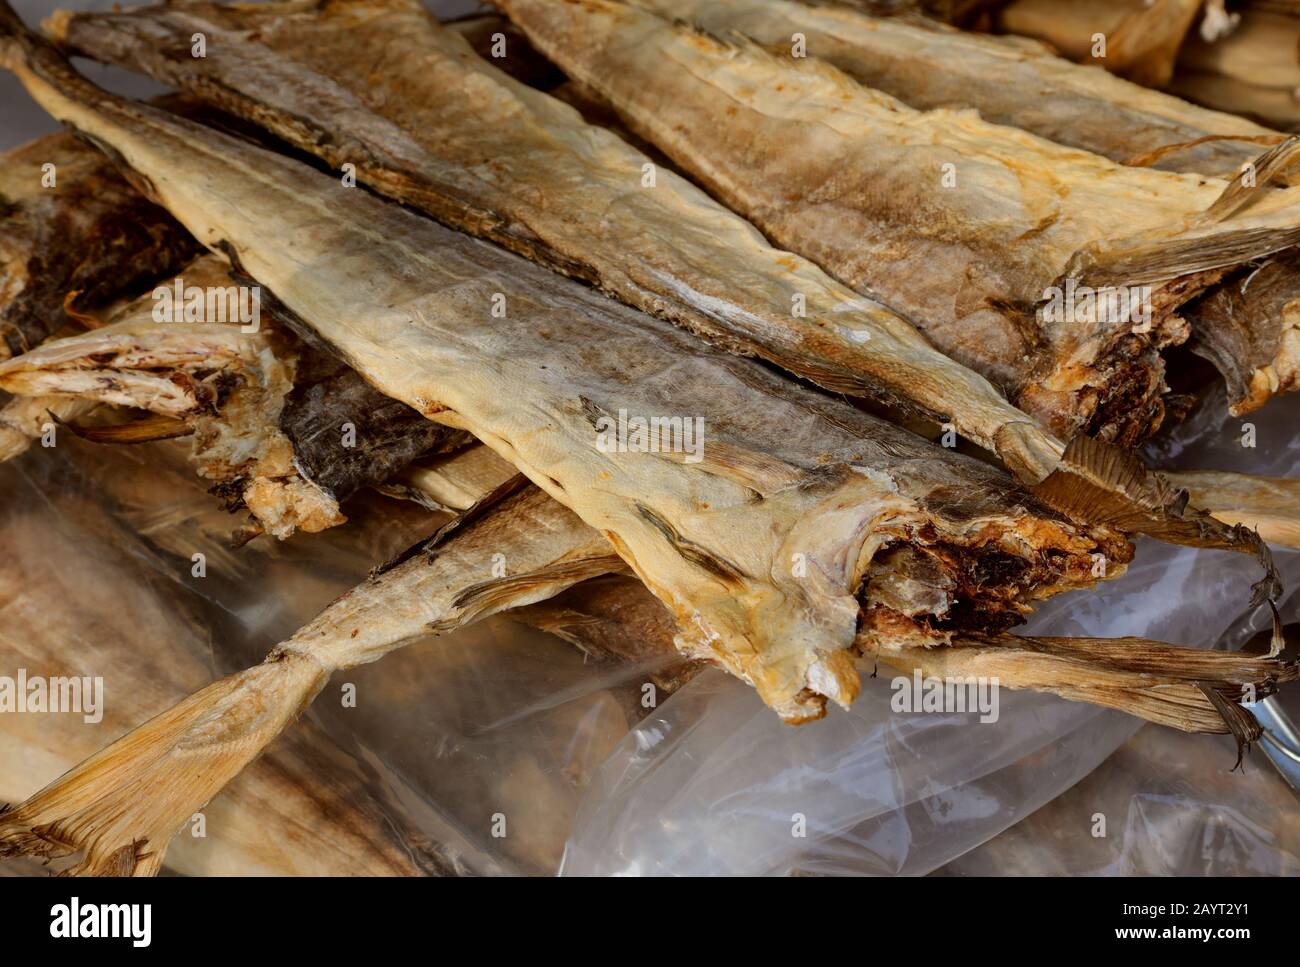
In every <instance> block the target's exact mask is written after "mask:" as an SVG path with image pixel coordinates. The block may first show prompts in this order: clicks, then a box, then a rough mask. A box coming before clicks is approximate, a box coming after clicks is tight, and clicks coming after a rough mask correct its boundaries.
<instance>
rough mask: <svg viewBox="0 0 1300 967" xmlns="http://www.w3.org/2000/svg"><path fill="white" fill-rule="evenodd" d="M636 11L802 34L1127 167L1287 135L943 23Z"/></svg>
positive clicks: (917, 87)
mask: <svg viewBox="0 0 1300 967" xmlns="http://www.w3.org/2000/svg"><path fill="white" fill-rule="evenodd" d="M632 2H633V3H634V4H635V5H636V6H639V7H644V8H646V9H647V10H651V11H653V12H655V13H657V14H659V15H660V16H662V17H665V18H668V19H673V18H676V19H681V20H684V21H688V22H690V23H692V24H694V25H695V26H697V27H699V28H701V29H703V30H707V31H709V32H710V33H712V34H714V35H716V36H719V37H723V38H725V37H726V36H727V32H728V31H731V30H735V31H738V32H740V33H742V34H744V35H745V36H747V37H749V38H751V39H753V40H755V41H757V42H758V43H760V44H763V45H765V46H768V47H774V46H776V45H782V46H786V47H788V46H789V44H790V38H791V36H792V34H794V33H796V32H797V33H802V34H803V35H804V37H805V39H806V42H807V52H808V54H809V56H812V57H817V58H819V59H821V60H824V61H826V62H827V63H829V64H833V65H834V66H836V67H838V68H839V69H840V70H842V71H844V72H845V73H846V74H849V75H850V76H852V77H853V78H855V79H856V80H858V81H859V82H861V83H862V84H863V85H865V86H867V87H872V88H875V89H877V90H881V91H884V92H885V93H886V94H890V95H892V96H894V97H896V98H898V99H899V100H901V101H903V102H904V103H906V104H908V105H909V106H911V107H914V108H917V109H918V110H933V109H936V108H945V107H973V108H975V109H976V110H978V111H979V112H980V116H981V117H983V118H984V119H985V120H986V121H990V122H992V123H994V124H1005V125H1010V126H1011V127H1017V128H1021V129H1023V130H1025V131H1029V132H1032V133H1033V134H1037V135H1039V136H1040V137H1044V138H1046V139H1048V140H1049V141H1055V142H1056V143H1058V144H1063V145H1067V146H1069V147H1073V148H1079V149H1081V150H1084V151H1091V152H1093V153H1095V154H1099V155H1103V156H1105V157H1107V158H1110V159H1111V160H1112V161H1116V162H1121V163H1123V162H1126V161H1128V160H1129V159H1132V158H1137V157H1139V156H1141V155H1144V154H1148V153H1150V152H1154V151H1157V150H1158V149H1162V148H1167V147H1168V146H1170V145H1177V144H1187V143H1188V142H1192V141H1195V140H1196V139H1198V138H1202V137H1206V136H1241V137H1245V138H1268V137H1273V138H1275V139H1277V140H1281V139H1282V138H1283V137H1284V135H1282V134H1281V133H1279V132H1277V131H1274V130H1272V129H1270V128H1266V127H1264V126H1262V125H1259V124H1256V123H1254V122H1253V121H1248V120H1246V119H1245V118H1242V117H1238V116H1237V115H1234V114H1226V113H1224V112H1221V111H1212V110H1209V109H1207V108H1203V107H1198V106H1197V105H1195V104H1192V103H1190V102H1188V101H1184V100H1181V99H1180V98H1176V97H1171V96H1169V95H1168V94H1164V93H1161V92H1160V91H1156V90H1152V89H1150V88H1147V87H1143V86H1141V85H1139V84H1135V83H1132V82H1131V81H1127V80H1123V79H1122V78H1120V77H1117V76H1115V75H1113V74H1110V73H1109V72H1105V71H1104V70H1103V69H1102V68H1100V67H1088V66H1083V65H1080V64H1076V63H1073V62H1071V61H1069V60H1066V59H1065V58H1063V57H1060V56H1058V55H1057V54H1055V53H1053V52H1052V51H1051V50H1049V49H1048V48H1046V47H1041V48H1039V47H1036V46H1035V45H1032V44H1026V43H1008V42H1007V40H1006V39H1005V38H1002V37H997V36H992V35H989V34H981V33H973V32H967V31H956V30H947V29H943V28H942V27H941V25H939V24H937V23H931V24H924V23H918V22H916V21H914V20H908V19H899V18H894V17H872V16H869V15H867V14H865V13H862V12H860V11H856V10H852V9H849V8H846V7H839V6H831V5H824V6H810V5H808V4H805V3H796V2H792V0H632ZM1026 91H1033V96H1032V97H1028V96H1026V95H1025V92H1026ZM1258 154H1259V148H1258V147H1255V146H1254V145H1253V144H1250V143H1242V142H1240V141H1231V140H1224V141H1212V142H1208V143H1205V144H1201V145H1197V146H1195V147H1189V148H1186V149H1184V150H1181V151H1176V152H1171V153H1170V154H1167V155H1165V156H1163V157H1161V158H1159V159H1158V160H1157V161H1155V163H1154V167H1156V168H1159V169H1161V170H1164V171H1181V172H1188V173H1193V174H1203V175H1213V176H1216V177H1219V178H1230V177H1232V176H1234V175H1235V174H1236V173H1237V172H1238V171H1239V170H1240V169H1241V166H1242V165H1243V164H1245V163H1247V162H1250V161H1253V160H1255V157H1256V156H1257V155H1258Z"/></svg>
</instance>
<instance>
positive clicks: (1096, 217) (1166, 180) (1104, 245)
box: [499, 0, 1300, 440]
mask: <svg viewBox="0 0 1300 967" xmlns="http://www.w3.org/2000/svg"><path fill="white" fill-rule="evenodd" d="M499 6H500V7H501V8H502V9H504V10H505V11H506V13H507V14H508V15H509V16H510V18H511V20H512V21H514V22H515V23H516V24H518V25H519V26H521V27H522V28H523V29H524V31H525V33H527V35H528V36H529V39H530V41H531V42H532V43H533V45H534V46H535V47H537V48H538V49H540V50H541V51H542V52H543V53H545V54H547V55H548V56H549V57H551V59H553V60H555V61H556V62H557V63H558V64H559V65H560V66H561V67H562V68H564V70H565V72H566V73H567V74H568V75H569V76H570V77H571V78H573V79H574V80H576V81H579V82H580V83H582V84H584V85H586V86H587V87H589V88H591V89H592V90H594V91H595V92H596V93H597V94H599V95H600V96H601V97H602V98H603V99H605V100H606V101H608V102H609V103H610V104H611V105H612V106H613V108H614V109H615V110H616V111H617V112H618V113H619V115H620V117H621V118H622V119H623V120H624V122H625V123H627V124H628V126H629V127H630V128H632V129H633V130H634V131H635V132H636V133H637V134H639V135H640V136H642V137H644V138H646V139H647V140H649V141H650V142H651V143H653V144H655V145H656V146H657V147H658V148H660V149H661V150H662V151H664V153H665V154H667V155H668V156H669V157H670V158H671V159H672V160H673V161H674V163H676V164H677V165H679V166H680V167H681V168H682V169H683V170H685V171H686V172H688V173H689V174H691V175H692V176H693V177H695V178H696V179H697V180H698V181H700V182H701V184H703V185H704V186H705V187H707V188H708V189H709V190H710V191H711V193H712V194H714V195H715V196H716V197H718V198H720V199H721V200H723V201H725V202H726V203H727V204H728V205H729V206H730V207H732V208H733V209H735V210H736V211H738V212H740V213H741V214H743V215H745V216H747V217H748V218H749V219H750V220H751V221H753V222H754V224H755V225H757V226H758V227H759V228H760V229H761V230H762V231H764V233H765V234H766V235H768V237H770V238H772V239H773V240H774V242H776V243H777V244H780V245H782V246H783V247H785V248H788V249H790V250H792V251H796V252H799V253H800V254H803V255H805V256H807V257H809V258H811V259H812V260H813V261H814V262H816V263H818V264H819V265H821V266H822V267H823V268H824V269H825V270H826V271H827V272H828V273H829V274H831V275H832V276H834V277H836V278H839V279H840V280H841V281H843V282H845V283H846V284H848V285H850V286H851V287H853V288H855V289H857V290H859V291H861V292H864V293H868V294H870V295H872V296H873V297H876V298H879V299H880V300H881V301H883V302H884V303H885V304H887V305H889V306H891V307H892V308H894V309H896V310H898V311H900V312H902V313H903V314H904V315H906V316H907V317H908V318H909V319H912V320H913V321H914V322H915V323H916V324H917V326H918V327H919V328H920V329H921V330H922V331H923V332H924V333H925V334H926V335H927V336H928V337H929V338H930V339H931V341H932V342H933V343H934V344H935V345H936V346H937V347H938V348H939V349H941V350H943V351H944V352H946V353H948V354H949V355H950V356H952V357H953V358H954V359H956V360H957V361H958V362H961V363H963V364H965V365H966V366H968V367H970V368H972V369H974V370H976V371H977V372H980V373H981V374H983V375H984V376H986V377H987V378H988V379H990V380H991V381H992V382H994V383H995V384H996V385H999V386H1001V387H1002V388H1003V389H1004V390H1005V391H1006V393H1007V395H1008V398H1009V399H1011V401H1012V402H1013V403H1016V404H1018V405H1019V406H1020V407H1021V409H1024V410H1025V411H1026V412H1028V413H1030V414H1032V415H1034V416H1035V417H1037V418H1038V419H1039V420H1040V421H1042V422H1043V424H1044V425H1046V426H1047V427H1048V428H1049V429H1051V430H1052V431H1053V432H1054V433H1055V434H1056V436H1057V437H1058V438H1060V439H1066V440H1069V439H1072V438H1073V437H1074V436H1075V435H1076V434H1077V433H1079V432H1080V431H1081V430H1083V429H1084V428H1085V427H1086V426H1088V425H1090V424H1091V425H1092V426H1094V427H1096V426H1100V428H1101V433H1102V435H1103V436H1104V437H1106V438H1114V439H1134V438H1138V437H1141V436H1145V435H1147V434H1149V433H1151V432H1153V431H1154V430H1155V429H1156V425H1155V422H1156V419H1157V418H1158V417H1160V416H1161V410H1160V408H1159V407H1154V406H1153V407H1139V408H1137V410H1136V412H1138V413H1144V414H1146V415H1147V416H1149V417H1150V421H1149V422H1148V423H1146V425H1138V424H1136V423H1133V422H1132V419H1133V417H1132V414H1133V412H1134V410H1133V408H1128V409H1126V410H1120V409H1119V408H1118V407H1116V408H1114V409H1110V410H1107V411H1102V412H1098V411H1097V410H1096V409H1095V407H1096V406H1097V405H1098V403H1099V402H1101V401H1102V400H1103V399H1104V394H1102V396H1099V395H1098V394H1097V393H1096V392H1095V391H1094V389H1093V388H1094V387H1097V386H1100V385H1102V384H1104V382H1105V380H1106V379H1107V378H1108V376H1109V375H1110V371H1111V370H1112V369H1113V368H1114V365H1113V362H1112V360H1111V358H1110V356H1111V354H1112V352H1113V350H1114V348H1115V347H1116V339H1117V337H1119V336H1121V335H1132V336H1135V337H1137V338H1139V339H1141V340H1144V341H1149V342H1151V344H1152V345H1151V348H1150V351H1149V353H1148V354H1147V360H1148V361H1147V365H1148V366H1149V368H1150V369H1151V374H1150V378H1149V379H1148V380H1147V381H1146V382H1147V385H1148V386H1149V387H1150V390H1149V395H1150V396H1151V397H1152V398H1155V399H1158V398H1159V395H1160V393H1161V392H1163V380H1162V378H1161V376H1162V371H1161V367H1160V362H1159V358H1158V355H1157V350H1158V348H1159V343H1160V341H1161V340H1162V339H1165V338H1168V337H1169V336H1172V335H1175V334H1176V333H1178V332H1179V331H1181V332H1182V334H1183V336H1184V337H1185V335H1186V329H1185V328H1181V329H1180V327H1179V326H1178V324H1177V323H1175V322H1174V321H1173V320H1172V316H1173V315H1174V314H1175V310H1176V308H1177V306H1178V305H1179V304H1181V303H1182V302H1185V301H1186V300H1188V299H1190V298H1191V297H1193V296H1194V295H1196V294H1197V292H1199V291H1200V290H1201V289H1203V288H1204V287H1205V286H1208V285H1209V284H1211V283H1212V282H1213V281H1215V278H1216V276H1215V275H1214V273H1216V272H1219V271H1223V270H1226V269H1229V268H1231V267H1233V266H1237V265H1242V264H1246V263H1248V262H1250V261H1251V260H1252V259H1254V258H1258V257H1262V256H1265V255H1268V254H1270V253H1272V252H1277V251H1282V250H1284V249H1287V248H1290V247H1294V246H1295V245H1296V244H1297V242H1300V230H1297V229H1296V228H1295V227H1294V223H1295V216H1294V211H1295V209H1296V207H1297V205H1298V204H1300V193H1298V192H1297V190H1296V189H1277V190H1274V189H1272V188H1270V187H1264V186H1266V185H1268V179H1269V178H1271V177H1272V174H1273V172H1275V171H1278V170H1281V169H1282V168H1283V167H1284V166H1285V165H1284V163H1282V162H1281V161H1280V157H1279V155H1280V154H1285V153H1287V152H1289V151H1293V150H1294V148H1293V147H1287V148H1284V149H1281V150H1279V149H1273V150H1272V151H1270V152H1268V153H1267V154H1266V155H1265V156H1261V158H1260V159H1259V161H1258V167H1259V170H1260V171H1261V172H1265V174H1266V177H1265V179H1264V180H1263V181H1261V182H1260V186H1261V188H1262V190H1260V191H1255V190H1254V189H1249V188H1246V187H1244V185H1243V181H1242V179H1241V178H1240V177H1239V178H1238V180H1236V181H1234V182H1231V183H1228V182H1222V181H1217V180H1213V179H1209V178H1205V177H1198V176H1192V175H1179V174H1174V173H1169V172H1162V171H1152V170H1146V169H1135V168H1128V167H1123V166H1120V165H1116V164H1114V163H1113V162H1111V161H1109V160H1107V159H1104V158H1101V157H1098V156H1095V155H1089V154H1085V153H1083V152H1079V151H1076V150H1073V149H1069V148H1064V147H1062V146H1060V145H1056V144H1053V143H1051V142H1047V141H1044V140H1042V139H1040V138H1037V137H1034V136H1032V135H1030V134H1027V133H1025V132H1024V131H1021V130H1018V129H1015V128H1008V127H1000V126H997V125H992V124H988V123H986V122H984V121H982V120H980V118H979V117H978V115H976V114H975V113H974V112H972V111H953V110H934V111H915V110H913V109H911V108H908V107H907V106H905V105H904V104H902V103H901V102H899V101H897V100H895V99H894V98H891V97H889V96H888V95H886V94H883V93H881V92H879V91H874V90H870V89H867V88H864V87H861V86H860V85H858V84H857V83H856V82H854V81H853V80H852V79H851V78H849V77H848V76H847V75H844V74H842V73H840V72H839V71H837V70H835V69H834V68H832V67H830V66H829V65H827V64H825V63H822V62H819V61H817V60H816V59H815V58H814V57H811V56H809V57H799V58H790V57H785V56H780V57H778V56H775V55H773V54H771V53H769V52H767V51H765V50H763V49H761V48H758V47H756V46H755V45H753V44H747V43H745V42H744V41H743V40H742V41H740V42H738V43H735V44H732V43H724V42H721V41H719V40H717V39H714V38H711V37H708V36H705V35H702V34H700V33H698V32H695V31H693V30H692V29H691V28H689V27H685V26H674V25H673V24H670V23H668V22H666V21H664V20H661V19H659V18H658V17H655V16H654V15H653V14H650V13H647V12H645V11H643V10H641V9H639V8H635V7H629V6H627V5H625V4H620V3H614V2H598V0H583V2H579V3H559V2H551V0H502V2H501V3H500V4H499ZM665 63H668V64H672V65H673V68H674V69H672V70H665V69H664V67H663V65H664V64H665ZM1247 203H1249V204H1247ZM1116 226H1124V228H1123V232H1125V233H1126V234H1128V236H1129V237H1127V238H1118V237H1116V236H1117V232H1116ZM1071 282H1073V283H1076V284H1078V285H1080V286H1083V287H1085V288H1088V289H1098V290H1100V289H1106V288H1116V287H1123V288H1124V289H1125V290H1128V291H1133V292H1140V291H1141V290H1142V288H1143V287H1149V289H1150V293H1149V298H1146V299H1140V300H1139V301H1149V303H1150V309H1151V316H1152V318H1151V320H1150V324H1151V326H1152V327H1153V330H1152V333H1151V334H1150V335H1148V334H1145V333H1144V332H1143V331H1142V329H1143V328H1144V326H1145V325H1146V324H1145V323H1140V322H1139V320H1138V319H1136V318H1128V319H1120V320H1103V319H1098V318H1095V317H1091V316H1089V315H1088V314H1086V313H1083V314H1081V316H1080V317H1078V318H1074V317H1067V318H1065V319H1054V318H1050V317H1049V316H1048V315H1047V314H1046V313H1045V311H1044V310H1045V309H1046V308H1049V305H1050V300H1049V293H1050V292H1051V290H1053V289H1058V290H1059V289H1064V288H1066V287H1068V285H1069V284H1070V283H1071ZM1045 300H1048V302H1047V304H1045ZM1034 307H1037V311H1034ZM1126 355H1127V356H1129V357H1131V355H1132V354H1131V353H1126ZM1112 424H1114V426H1113V428H1112Z"/></svg>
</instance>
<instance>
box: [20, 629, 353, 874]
mask: <svg viewBox="0 0 1300 967" xmlns="http://www.w3.org/2000/svg"><path fill="white" fill-rule="evenodd" d="M328 679H329V674H328V673H327V672H326V670H325V669H324V668H323V667H321V665H319V664H318V663H316V662H314V661H312V660H311V659H309V658H307V657H305V656H303V655H300V654H293V653H287V654H284V653H282V654H280V655H278V656H276V655H274V654H273V656H272V657H271V658H269V659H268V660H267V661H266V662H264V663H263V664H261V665H257V666H255V667H253V668H249V669H246V670H245V671H242V672H239V673H237V674H234V675H230V676H228V677H226V678H223V679H222V680H221V681H219V682H216V683H214V684H212V685H209V686H208V687H207V688H205V689H203V690H202V691H200V692H196V693H195V694H194V695H191V696H190V697H189V698H187V699H185V700H184V701H182V702H181V703H180V704H178V705H176V706H174V707H173V708H171V709H169V710H168V711H166V712H163V713H162V714H161V715H158V716H155V717H154V718H152V719H150V720H149V721H148V722H146V723H145V724H144V725H142V726H140V727H139V728H137V729H135V730H134V731H131V732H128V733H127V734H126V735H125V736H123V737H122V738H120V739H118V740H117V741H116V742H114V743H113V744H112V745H110V746H108V747H107V748H105V749H104V750H102V751H101V752H99V753H98V754H96V755H94V756H92V757H91V758H89V759H87V760H85V761H84V762H83V763H81V764H80V765H78V766H76V767H75V768H73V769H72V770H70V771H69V772H66V773H64V774H63V775H62V776H61V777H60V778H58V779H56V780H55V781H54V782H52V783H50V785H48V786H46V787H45V788H44V789H42V790H41V791H40V792H38V793H36V794H35V795H34V796H32V797H31V798H30V799H28V800H27V801H26V802H24V803H22V804H21V805H19V806H16V807H14V808H11V809H7V810H5V812H3V813H0V856H18V855H26V856H41V857H47V858H55V857H64V856H71V855H74V854H79V855H80V861H79V862H78V863H77V864H76V865H74V866H73V867H71V868H70V869H68V870H66V871H65V873H64V875H71V876H152V875H154V874H155V873H157V872H158V869H159V867H160V866H161V865H162V859H163V852H164V850H165V849H166V846H167V843H169V842H170V841H171V838H172V837H173V836H174V835H175V834H176V833H177V832H178V831H179V830H180V829H181V828H182V827H183V826H184V825H185V823H186V822H188V821H189V819H190V817H191V816H193V815H194V813H195V811H197V810H199V809H202V808H203V806H204V805H206V804H207V802H208V800H209V799H211V798H212V797H213V796H214V795H216V793H217V792H219V791H220V790H221V789H222V787H223V786H225V784H226V783H227V782H229V781H230V780H231V779H233V778H234V777H235V776H236V775H238V773H239V772H240V771H241V770H242V769H243V768H244V767H245V766H246V765H247V764H248V763H249V762H251V761H252V760H253V759H255V758H256V757H257V756H258V755H259V754H260V753H261V751H262V750H263V749H264V748H265V747H266V745H267V744H268V743H269V742H270V741H271V740H272V739H274V738H275V737H276V736H277V735H279V734H280V732H281V731H282V730H283V729H284V727H285V726H286V725H288V724H289V723H290V722H291V721H293V720H294V719H296V718H297V717H298V715H299V714H300V713H301V712H302V710H303V709H305V708H306V707H307V705H308V704H309V703H310V702H311V700H312V698H314V697H315V695H316V693H317V692H319V691H320V690H321V688H323V687H324V685H325V683H326V681H328Z"/></svg>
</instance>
